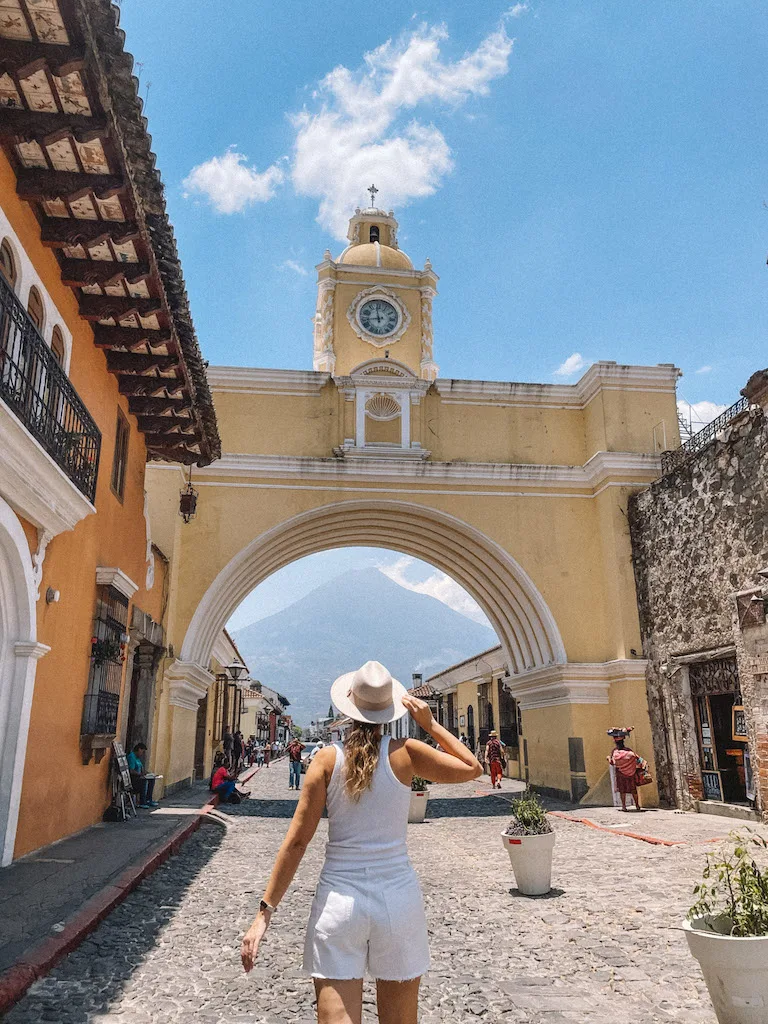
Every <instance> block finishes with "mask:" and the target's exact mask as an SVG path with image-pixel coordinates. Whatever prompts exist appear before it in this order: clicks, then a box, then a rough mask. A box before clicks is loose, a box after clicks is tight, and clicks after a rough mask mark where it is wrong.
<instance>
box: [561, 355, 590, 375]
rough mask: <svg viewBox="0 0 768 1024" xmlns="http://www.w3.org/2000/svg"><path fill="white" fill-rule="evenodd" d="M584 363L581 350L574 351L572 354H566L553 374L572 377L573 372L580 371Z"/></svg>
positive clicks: (585, 363) (585, 362)
mask: <svg viewBox="0 0 768 1024" xmlns="http://www.w3.org/2000/svg"><path fill="white" fill-rule="evenodd" d="M586 365H587V361H586V359H584V357H583V356H582V354H581V352H574V353H573V355H570V356H568V358H567V359H566V360H565V362H564V363H560V365H559V366H558V368H557V369H556V370H555V371H554V376H555V377H573V375H574V374H576V373H581V371H582V370H583V369H584V367H585V366H586Z"/></svg>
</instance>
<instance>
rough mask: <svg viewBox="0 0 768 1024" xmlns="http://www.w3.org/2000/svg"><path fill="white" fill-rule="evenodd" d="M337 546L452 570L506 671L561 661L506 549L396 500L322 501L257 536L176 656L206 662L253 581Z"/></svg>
mask: <svg viewBox="0 0 768 1024" xmlns="http://www.w3.org/2000/svg"><path fill="white" fill-rule="evenodd" d="M339 547H384V548H392V549H395V550H397V551H402V552H403V553H404V554H406V555H411V556H413V557H415V558H420V559H423V560H424V561H426V562H429V563H431V564H432V565H434V566H435V567H436V568H438V569H440V570H441V571H442V572H445V573H446V574H447V575H449V576H451V577H452V578H453V579H455V580H456V582H457V583H459V584H460V585H461V586H462V587H464V588H465V590H467V591H468V593H470V594H471V595H472V597H473V598H474V599H475V600H476V601H477V603H478V604H479V605H480V607H481V608H482V609H483V611H484V612H485V613H486V615H487V616H488V618H489V620H490V622H491V624H492V626H493V628H494V630H495V631H496V634H497V636H498V637H499V639H500V641H501V643H502V645H503V646H504V648H505V650H506V653H507V657H508V659H509V667H510V671H512V672H514V673H520V672H525V671H529V670H530V669H534V668H542V667H544V666H546V665H552V664H563V663H565V662H566V660H567V658H566V654H565V647H564V645H563V641H562V639H561V637H560V633H559V631H558V628H557V625H556V623H555V620H554V618H553V617H552V614H551V612H550V611H549V608H548V607H547V605H546V603H545V601H544V599H543V598H542V596H541V594H540V593H539V591H538V590H537V589H536V587H535V585H534V584H533V582H532V580H531V579H530V578H529V577H528V575H527V574H526V573H525V571H524V570H523V569H522V568H521V567H520V566H519V565H518V564H517V562H516V561H515V560H514V558H512V556H511V555H509V554H508V553H507V552H506V551H504V549H503V548H501V547H500V546H499V545H498V544H496V543H495V542H494V541H492V540H490V539H489V538H488V537H486V536H485V535H484V534H482V533H480V532H479V531H478V530H476V529H475V528H474V527H471V526H469V525H468V524H466V523H464V522H462V521H461V520H459V519H456V518H455V517H453V516H450V515H447V514H446V513H444V512H438V511H436V510H434V509H430V508H425V507H424V506H421V505H414V504H410V503H408V502H399V501H347V502H338V503H334V504H332V505H326V506H323V507H321V508H317V509H313V510H311V511H310V512H305V513H302V514H300V515H297V516H294V517H293V518H291V519H288V520H286V521H285V522H284V523H281V524H279V525H278V526H276V527H273V528H272V529H271V530H268V531H266V532H265V533H263V534H262V535H261V536H259V537H257V538H256V539H255V540H253V541H252V542H251V543H250V544H249V545H247V547H245V548H244V549H243V550H242V551H241V552H240V553H239V554H237V555H236V556H235V557H234V558H233V559H232V560H231V561H230V562H229V563H228V564H227V565H226V566H225V567H224V568H223V569H222V570H221V572H220V573H219V574H218V576H217V577H216V579H215V580H214V581H213V583H212V584H211V586H210V587H209V588H208V590H207V591H206V593H205V595H204V596H203V598H202V600H201V602H200V604H199V606H198V608H197V610H196V612H195V614H194V616H193V617H192V620H191V622H190V624H189V628H188V630H187V634H186V636H185V638H184V643H183V645H182V650H181V655H180V660H181V661H183V662H192V663H194V664H197V665H199V666H200V667H201V668H207V666H208V664H209V662H210V657H211V652H212V650H213V644H214V642H215V639H216V637H217V635H218V634H219V632H220V631H221V629H222V628H223V627H224V625H225V624H226V622H227V620H228V619H229V618H230V616H231V615H232V613H233V612H234V611H235V609H236V608H237V607H238V605H239V604H240V603H241V602H242V601H243V600H244V599H245V598H246V597H247V596H248V594H249V593H250V592H251V591H252V590H253V589H254V588H255V587H257V586H258V585H259V583H261V582H263V581H264V580H265V579H266V578H267V577H268V576H271V575H272V573H274V572H277V570H278V569H282V568H283V567H284V566H286V565H288V564H289V563H291V562H295V561H297V560H298V559H300V558H303V557H305V556H306V555H311V554H315V553H316V552H318V551H327V550H329V549H330V548H339Z"/></svg>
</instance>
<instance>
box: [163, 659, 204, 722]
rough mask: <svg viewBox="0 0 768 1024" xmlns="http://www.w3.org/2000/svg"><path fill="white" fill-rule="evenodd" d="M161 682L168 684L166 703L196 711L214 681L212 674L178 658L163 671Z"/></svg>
mask: <svg viewBox="0 0 768 1024" xmlns="http://www.w3.org/2000/svg"><path fill="white" fill-rule="evenodd" d="M163 681H164V682H167V683H168V703H169V704H172V705H173V706H174V707H177V708H184V709H185V710H186V711H195V712H196V711H197V707H198V704H199V702H200V701H201V700H202V699H203V697H205V695H206V694H207V693H208V689H209V687H210V685H211V683H212V682H213V681H214V677H213V675H212V673H210V672H206V670H205V669H204V668H201V667H200V665H196V664H194V663H193V662H184V661H180V660H179V659H178V658H177V659H176V660H175V661H174V662H173V664H172V665H169V666H168V668H167V669H166V670H165V675H164V676H163Z"/></svg>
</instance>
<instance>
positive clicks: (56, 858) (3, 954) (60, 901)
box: [0, 782, 210, 972]
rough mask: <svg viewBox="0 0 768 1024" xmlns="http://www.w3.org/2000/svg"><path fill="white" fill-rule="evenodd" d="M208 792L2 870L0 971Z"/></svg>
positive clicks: (192, 793)
mask: <svg viewBox="0 0 768 1024" xmlns="http://www.w3.org/2000/svg"><path fill="white" fill-rule="evenodd" d="M209 798H210V793H209V791H208V787H207V785H206V784H205V783H204V782H200V783H196V784H195V785H194V786H193V787H192V788H191V789H188V790H184V791H183V792H181V793H174V794H173V796H171V797H168V798H167V799H166V800H163V801H162V803H161V806H160V807H158V808H156V809H155V810H153V811H139V815H138V817H137V818H133V819H130V820H128V821H125V822H102V823H99V824H97V825H92V826H91V827H90V828H87V829H85V830H84V831H82V832H78V833H77V834H76V835H74V836H70V837H69V838H67V839H62V840H61V841H60V842H58V843H53V844H52V845H51V846H46V847H44V848H43V849H41V850H37V851H35V852H34V853H31V854H29V855H28V856H26V857H23V858H21V859H20V860H18V861H15V862H14V863H13V864H11V865H10V866H9V867H7V868H5V869H3V870H2V871H0V972H2V971H5V970H6V969H7V968H9V967H11V966H12V965H13V964H15V963H16V962H17V961H18V960H19V959H20V957H21V955H22V954H23V953H25V952H26V951H28V950H29V949H30V947H32V946H36V945H37V944H38V943H39V942H41V941H43V940H45V939H49V938H51V937H52V936H56V935H59V934H61V933H62V932H63V930H64V922H65V921H67V919H69V918H71V917H72V916H73V915H74V914H76V913H77V912H78V911H80V910H81V908H82V907H83V904H85V903H86V902H87V901H88V900H89V899H90V898H91V897H93V896H95V895H96V894H97V893H99V892H100V891H101V890H102V889H104V888H105V887H106V886H110V885H113V884H114V882H115V881H116V880H117V879H118V878H120V876H121V875H122V874H123V873H124V872H125V871H126V869H128V868H130V867H131V866H132V865H134V864H135V863H136V862H137V861H138V860H139V859H140V858H145V857H147V856H148V855H152V854H153V853H158V852H160V851H162V850H163V848H164V847H165V846H167V844H168V841H169V839H172V838H173V835H174V833H175V832H177V831H180V830H181V829H182V828H183V826H184V825H185V823H186V824H190V823H191V821H192V820H193V818H194V817H195V816H197V815H199V812H200V808H201V807H202V806H203V805H204V804H206V803H207V802H208V800H209Z"/></svg>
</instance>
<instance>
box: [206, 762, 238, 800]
mask: <svg viewBox="0 0 768 1024" xmlns="http://www.w3.org/2000/svg"><path fill="white" fill-rule="evenodd" d="M236 783H237V775H236V774H235V773H234V772H231V771H230V770H229V768H228V767H227V766H226V765H225V764H222V765H220V766H219V767H218V768H217V769H216V771H215V772H214V773H213V778H212V779H211V789H212V790H213V792H214V793H216V794H217V796H218V798H219V800H220V801H221V803H223V804H239V803H240V800H241V796H240V794H239V793H238V791H237V785H236Z"/></svg>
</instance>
